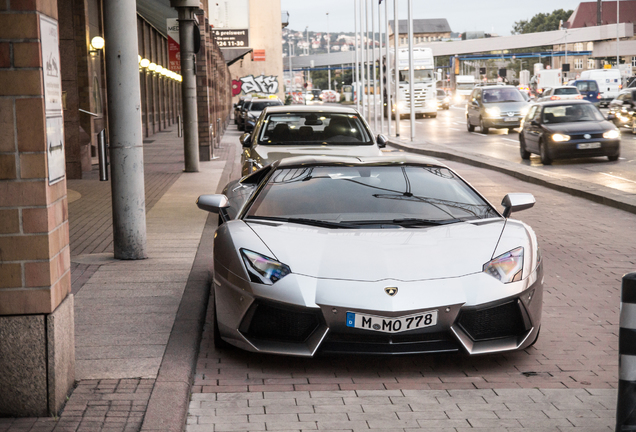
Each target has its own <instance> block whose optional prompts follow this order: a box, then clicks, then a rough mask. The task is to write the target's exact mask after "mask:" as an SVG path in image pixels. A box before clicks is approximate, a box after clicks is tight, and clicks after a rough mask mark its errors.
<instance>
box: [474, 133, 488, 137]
mask: <svg viewBox="0 0 636 432" xmlns="http://www.w3.org/2000/svg"><path fill="white" fill-rule="evenodd" d="M471 134H475V135H479V136H488V135H486V134H481V133H479V132H471Z"/></svg>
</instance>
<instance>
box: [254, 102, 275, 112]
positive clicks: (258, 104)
mask: <svg viewBox="0 0 636 432" xmlns="http://www.w3.org/2000/svg"><path fill="white" fill-rule="evenodd" d="M282 104H283V103H282V102H281V101H259V102H252V104H251V105H250V108H249V110H250V111H263V110H264V109H265V107H268V106H278V105H282Z"/></svg>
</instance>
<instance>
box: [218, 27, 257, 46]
mask: <svg viewBox="0 0 636 432" xmlns="http://www.w3.org/2000/svg"><path fill="white" fill-rule="evenodd" d="M212 36H214V40H215V41H216V43H217V45H218V46H219V48H244V47H248V46H250V38H249V30H248V29H225V28H213V29H212Z"/></svg>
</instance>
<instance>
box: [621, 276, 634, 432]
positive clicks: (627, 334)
mask: <svg viewBox="0 0 636 432" xmlns="http://www.w3.org/2000/svg"><path fill="white" fill-rule="evenodd" d="M624 431H636V273H628V274H626V275H625V276H623V285H622V290H621V316H620V329H619V332H618V401H617V406H616V432H624Z"/></svg>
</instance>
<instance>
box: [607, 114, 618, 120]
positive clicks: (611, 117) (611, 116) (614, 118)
mask: <svg viewBox="0 0 636 432" xmlns="http://www.w3.org/2000/svg"><path fill="white" fill-rule="evenodd" d="M607 119H608V120H609V121H613V120H616V116H615V115H614V114H612V113H609V114H608V115H607Z"/></svg>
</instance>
